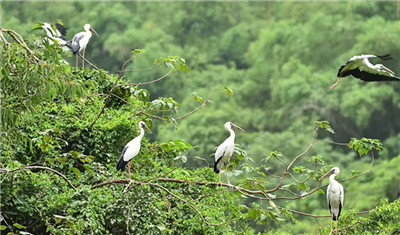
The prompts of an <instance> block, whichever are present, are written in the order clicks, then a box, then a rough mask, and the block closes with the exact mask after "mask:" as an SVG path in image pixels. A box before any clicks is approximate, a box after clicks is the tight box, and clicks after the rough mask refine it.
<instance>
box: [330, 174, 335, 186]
mask: <svg viewBox="0 0 400 235" xmlns="http://www.w3.org/2000/svg"><path fill="white" fill-rule="evenodd" d="M335 176H336V175H335V174H332V175H331V176H329V184H332V183H334V182H337V181H336V180H335Z"/></svg>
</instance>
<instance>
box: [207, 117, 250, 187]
mask: <svg viewBox="0 0 400 235" xmlns="http://www.w3.org/2000/svg"><path fill="white" fill-rule="evenodd" d="M224 126H225V129H226V130H227V131H229V133H231V135H230V136H229V137H228V138H227V139H226V140H225V141H224V142H223V143H222V144H221V145H220V146H218V148H217V151H216V152H215V160H214V172H215V173H217V174H218V178H219V183H220V184H221V174H220V171H221V168H222V165H224V163H225V162H227V163H226V168H225V174H226V178H227V180H228V184H230V182H229V177H228V165H229V159H230V158H231V157H232V155H233V153H234V152H235V132H234V131H233V130H232V128H235V129H237V130H239V131H242V132H245V131H244V130H243V129H242V128H240V127H239V126H236V125H235V124H233V123H232V122H227V123H225V125H224Z"/></svg>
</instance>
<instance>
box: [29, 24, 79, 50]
mask: <svg viewBox="0 0 400 235" xmlns="http://www.w3.org/2000/svg"><path fill="white" fill-rule="evenodd" d="M38 28H42V29H44V30H45V31H46V34H47V37H48V38H50V40H48V39H45V41H47V42H49V44H50V45H53V44H54V43H55V42H56V43H57V44H59V45H61V49H63V51H69V50H70V48H71V47H72V44H71V42H72V41H67V39H66V38H65V37H66V35H67V29H66V28H64V26H63V25H61V24H60V23H55V29H56V30H55V31H54V29H53V27H52V25H51V23H49V22H44V23H43V24H38V25H36V26H35V27H34V28H33V29H32V30H35V29H38Z"/></svg>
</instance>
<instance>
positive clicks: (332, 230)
mask: <svg viewBox="0 0 400 235" xmlns="http://www.w3.org/2000/svg"><path fill="white" fill-rule="evenodd" d="M332 221H333V212H332V207H331V231H330V232H329V235H331V234H332V232H333V230H332Z"/></svg>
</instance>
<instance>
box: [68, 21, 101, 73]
mask: <svg viewBox="0 0 400 235" xmlns="http://www.w3.org/2000/svg"><path fill="white" fill-rule="evenodd" d="M83 28H84V29H85V32H80V33H77V34H75V36H74V38H73V39H72V53H73V54H74V55H76V67H78V53H79V52H80V51H82V50H83V55H82V57H83V58H85V49H86V45H87V44H88V42H89V39H90V38H91V37H92V32H93V33H94V34H95V35H96V36H97V37H99V35H98V34H97V33H96V31H94V29H93V28H92V26H91V25H90V24H85V26H83ZM82 69H85V60H82Z"/></svg>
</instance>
